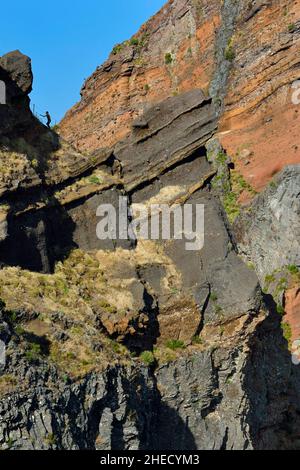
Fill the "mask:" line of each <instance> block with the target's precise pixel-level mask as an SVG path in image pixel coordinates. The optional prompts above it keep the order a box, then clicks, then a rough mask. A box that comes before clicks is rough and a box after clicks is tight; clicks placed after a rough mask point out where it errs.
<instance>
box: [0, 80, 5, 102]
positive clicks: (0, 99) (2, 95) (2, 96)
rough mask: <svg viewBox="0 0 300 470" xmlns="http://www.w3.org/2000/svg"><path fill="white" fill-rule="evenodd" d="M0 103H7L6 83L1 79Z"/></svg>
mask: <svg viewBox="0 0 300 470" xmlns="http://www.w3.org/2000/svg"><path fill="white" fill-rule="evenodd" d="M0 104H6V85H5V83H4V82H3V81H2V80H0Z"/></svg>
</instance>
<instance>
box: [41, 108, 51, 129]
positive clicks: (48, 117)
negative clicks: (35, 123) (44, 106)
mask: <svg viewBox="0 0 300 470" xmlns="http://www.w3.org/2000/svg"><path fill="white" fill-rule="evenodd" d="M40 116H41V117H44V118H47V123H46V126H47V127H48V129H50V124H51V121H52V119H51V116H50V113H49V111H46V113H45V114H40Z"/></svg>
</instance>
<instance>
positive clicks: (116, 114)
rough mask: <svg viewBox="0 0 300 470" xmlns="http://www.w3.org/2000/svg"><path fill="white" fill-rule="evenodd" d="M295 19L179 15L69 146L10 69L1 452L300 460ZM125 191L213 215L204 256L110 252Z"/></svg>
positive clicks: (106, 87) (90, 106) (141, 47)
mask: <svg viewBox="0 0 300 470" xmlns="http://www.w3.org/2000/svg"><path fill="white" fill-rule="evenodd" d="M297 13H298V7H297V2H285V5H284V9H282V8H281V3H280V2H277V1H269V2H248V1H247V2H235V1H230V0H225V1H224V2H222V4H221V2H214V1H210V2H206V1H205V0H203V1H194V0H193V1H191V0H173V1H169V2H168V3H167V4H166V6H165V7H164V8H163V9H162V10H161V11H160V12H159V13H158V14H157V15H156V16H155V17H153V18H152V19H151V20H150V21H149V22H148V23H147V24H146V25H144V26H143V27H142V28H141V30H140V32H139V33H138V34H137V35H136V36H134V37H133V38H132V39H131V40H129V41H128V42H126V43H124V44H122V45H118V46H116V47H115V48H114V50H113V52H112V54H111V56H110V58H109V59H108V61H107V62H106V63H105V64H104V65H103V66H102V67H100V68H99V69H98V70H97V71H96V72H95V73H94V74H93V76H92V77H91V78H90V79H88V80H87V82H86V83H85V85H84V87H83V89H82V100H81V102H80V103H79V104H78V105H76V106H75V108H73V109H72V110H70V111H69V113H68V114H67V115H66V117H65V119H64V120H63V122H62V124H61V126H60V128H61V129H60V131H59V134H56V133H55V132H54V131H52V130H48V129H47V128H45V127H44V126H42V125H41V124H40V123H39V122H38V121H37V120H36V119H35V118H34V116H33V115H32V114H31V112H30V110H29V99H28V93H29V92H30V90H31V86H32V74H31V68H30V61H29V59H28V58H26V57H24V56H23V55H22V54H20V53H19V52H14V53H10V54H8V55H7V56H4V57H3V58H1V59H0V79H1V80H3V81H5V83H6V86H7V90H8V93H7V95H8V102H7V105H4V106H0V113H1V114H0V118H1V121H0V123H1V126H0V145H1V150H0V152H1V168H0V189H1V194H0V196H1V201H0V204H1V205H0V214H1V219H0V224H1V225H0V237H1V241H0V261H1V270H0V298H1V299H2V304H1V314H0V340H1V345H2V346H3V345H5V349H6V361H5V363H4V361H2V363H1V366H0V367H1V369H0V394H1V405H0V445H1V448H3V449H18V448H19V449H20V448H21V449H111V448H112V449H144V450H146V449H174V450H194V449H222V450H223V449H224V450H225V449H289V448H293V449H294V448H295V449H296V448H299V447H300V442H299V429H300V423H299V416H300V409H299V406H300V405H299V403H300V401H299V393H300V372H299V371H300V369H299V366H297V365H296V362H297V360H296V359H297V358H296V355H295V354H294V356H293V357H292V355H291V349H292V344H291V341H292V340H294V339H298V338H297V331H298V330H297V328H295V324H296V323H297V321H298V318H299V317H298V315H297V305H299V304H298V303H297V297H298V293H299V285H300V282H299V234H298V231H299V230H298V228H299V227H298V225H299V191H298V187H299V184H298V180H299V165H297V164H296V163H297V162H299V158H298V157H297V149H296V150H295V147H292V146H291V144H290V143H291V142H292V144H293V145H295V146H297V139H298V137H297V136H296V135H295V136H294V134H291V140H290V141H289V146H286V147H285V154H284V157H283V156H281V154H280V152H277V153H276V154H275V151H274V149H276V150H278V149H280V145H279V141H278V138H280V139H281V138H282V139H283V138H285V139H286V138H287V135H286V133H285V137H282V136H280V135H279V128H278V127H277V125H279V122H280V125H282V123H283V120H282V116H283V115H285V116H287V119H288V122H289V125H290V127H289V130H290V131H291V132H292V133H293V132H294V130H293V129H296V125H297V116H296V115H297V113H296V111H297V107H296V105H292V102H291V101H289V100H286V101H284V102H283V101H282V96H283V95H281V93H284V91H285V92H286V91H287V90H288V89H289V87H290V85H291V83H292V82H293V80H294V79H296V78H297V63H296V59H295V57H296V55H294V51H295V50H296V49H297V45H298V44H299V43H298V28H297ZM274 17H275V18H276V19H277V20H278V21H276V22H275V21H274ZM249 44H250V45H251V47H249ZM255 87H256V88H255ZM254 88H255V91H254ZM278 100H279V101H278ZM279 102H281V103H283V105H282V109H283V111H282V110H281V121H280V119H279V118H278V120H277V117H276V116H275V114H272V113H275V110H276V106H279ZM271 111H272V113H271ZM291 113H293V116H295V117H292V114H291ZM276 123H277V124H276ZM267 130H268V132H270V133H272V132H273V134H274V140H273V143H272V145H273V147H272V149H273V150H272V151H273V154H272V157H273V158H272V159H269V158H268V155H270V154H268V153H266V155H267V156H265V155H264V156H262V152H263V151H264V149H268V146H270V149H271V142H270V139H269V135H271V134H268V132H267ZM250 136H251V137H250ZM249 139H251V142H253V144H252V143H251V145H250V140H249ZM252 139H253V140H252ZM282 145H283V143H282ZM74 147H75V148H76V150H75V148H74ZM226 149H227V150H228V151H227V152H226ZM291 149H292V150H291ZM270 151H271V150H270ZM266 152H268V150H266ZM277 155H278V156H277ZM264 158H266V159H265V160H264ZM266 162H267V164H266V165H265V163H266ZM288 163H295V164H294V165H293V166H287V167H286V168H285V169H284V170H283V172H282V173H280V174H279V175H278V176H277V178H276V179H275V180H274V181H273V182H272V183H271V185H270V186H268V187H267V189H266V190H265V191H264V192H262V194H260V195H257V191H260V190H261V189H262V188H263V187H264V186H265V184H266V182H267V181H268V179H269V178H270V177H271V176H273V174H275V173H276V172H279V171H280V170H281V168H282V167H283V166H285V165H286V164H288ZM262 167H263V168H264V170H265V173H263V172H261V171H260V170H259V168H262ZM255 168H256V169H257V171H258V173H257V174H256V173H255V171H254V170H255ZM258 174H259V177H260V179H259V178H258V177H257V175H258ZM120 196H122V197H123V198H124V197H126V198H127V201H128V204H129V208H130V209H132V208H133V207H134V206H133V205H134V204H140V203H143V204H144V205H146V206H149V205H150V204H165V205H166V206H167V207H169V208H170V210H173V209H174V208H175V207H176V206H178V205H179V206H180V205H182V204H184V203H185V202H188V203H189V204H191V205H192V206H193V207H194V208H195V207H196V205H199V204H202V205H204V208H205V234H204V240H205V243H204V247H203V249H202V250H197V251H187V250H186V247H185V242H186V240H178V239H175V240H165V239H164V237H163V236H162V233H159V234H158V236H157V237H156V238H157V239H156V240H136V239H134V238H132V237H131V238H129V239H127V240H109V239H107V240H99V239H98V238H97V236H96V225H97V222H98V218H97V217H96V210H97V207H98V206H99V205H100V204H108V203H109V204H113V205H114V206H115V207H116V208H117V211H118V210H119V209H118V208H119V198H120ZM250 199H254V201H253V202H252V203H251V204H250V203H249V200H250ZM246 201H248V203H247V205H246ZM130 217H131V215H130V211H129V213H128V220H130ZM193 222H195V220H193ZM291 226H292V227H293V229H292V230H291V229H290V230H289V227H291ZM283 254H284V255H283ZM284 313H287V314H288V315H287V318H289V320H286V319H282V314H284ZM299 315H300V312H299ZM290 325H292V326H293V329H292V331H291V326H290Z"/></svg>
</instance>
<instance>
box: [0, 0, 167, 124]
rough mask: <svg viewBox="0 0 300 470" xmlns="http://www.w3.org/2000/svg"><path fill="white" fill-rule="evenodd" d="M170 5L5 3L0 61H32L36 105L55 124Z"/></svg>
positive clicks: (55, 0)
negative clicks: (13, 54) (104, 66)
mask: <svg viewBox="0 0 300 470" xmlns="http://www.w3.org/2000/svg"><path fill="white" fill-rule="evenodd" d="M165 2H166V0H108V1H105V0H51V1H43V0H28V1H27V2H25V1H24V0H11V1H6V2H1V9H0V14H1V28H0V56H1V55H3V54H5V53H6V52H8V51H11V50H14V49H20V50H21V52H23V53H24V54H27V55H29V56H30V57H31V58H32V64H33V72H34V90H33V92H32V93H31V101H32V104H35V107H36V109H37V111H38V112H40V113H44V111H45V110H49V111H50V113H51V114H52V118H53V121H59V120H60V119H61V118H62V117H63V115H64V114H65V112H66V111H67V110H68V109H69V108H70V107H71V106H72V105H73V104H74V103H75V102H76V101H78V100H79V98H80V96H79V91H80V88H81V85H82V83H83V81H84V79H85V78H87V77H88V76H89V75H91V73H92V72H93V71H94V70H95V68H96V67H97V65H100V64H101V63H102V62H104V60H105V59H106V58H107V56H108V54H109V53H110V51H111V49H112V47H113V46H114V45H115V44H116V43H119V42H122V41H123V40H125V39H128V38H129V37H130V36H132V35H133V34H134V33H135V32H136V31H137V30H138V29H139V27H140V26H141V25H142V23H144V22H145V21H146V20H147V19H148V18H149V17H150V16H152V15H153V14H154V13H156V11H158V10H159V9H160V8H161V7H162V6H163V5H164V3H165Z"/></svg>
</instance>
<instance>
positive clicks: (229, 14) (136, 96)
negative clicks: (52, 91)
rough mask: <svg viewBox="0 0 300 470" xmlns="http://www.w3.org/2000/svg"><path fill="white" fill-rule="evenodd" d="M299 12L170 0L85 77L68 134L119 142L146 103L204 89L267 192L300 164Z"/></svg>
mask: <svg viewBox="0 0 300 470" xmlns="http://www.w3.org/2000/svg"><path fill="white" fill-rule="evenodd" d="M299 11H300V10H299V2H298V1H294V0H289V1H287V2H286V3H285V5H284V6H283V5H282V2H280V1H278V0H272V1H266V2H261V1H259V2H258V1H250V2H249V1H248V0H247V1H246V0H245V1H239V2H235V1H232V0H226V1H224V2H217V1H212V0H209V1H208V0H201V1H200V0H196V1H195V0H175V1H173V0H172V1H169V2H167V3H166V5H165V6H164V7H163V8H162V9H161V11H160V12H158V13H157V15H155V16H154V17H153V18H151V19H150V20H149V22H147V23H146V24H145V25H143V26H142V28H141V30H140V31H139V32H138V33H137V34H136V35H135V36H133V38H131V39H130V40H129V41H125V42H124V43H123V44H120V45H117V46H116V47H115V48H114V49H113V51H112V53H111V55H110V57H109V58H108V60H107V61H106V62H105V63H104V64H103V65H102V66H101V67H98V69H97V70H96V71H95V72H94V73H93V75H92V76H91V77H90V78H88V79H87V80H86V82H85V84H84V86H83V88H82V90H81V101H80V102H79V103H78V104H77V105H75V106H74V107H73V108H72V109H71V110H70V111H69V112H68V113H67V114H66V116H65V118H64V119H63V121H62V123H61V132H62V135H63V136H65V137H66V138H67V139H68V140H70V141H72V142H73V143H74V145H75V146H76V147H77V148H78V149H88V150H95V149H98V148H102V147H113V146H114V145H115V144H116V143H117V142H118V141H119V140H122V139H123V138H124V137H125V136H127V135H128V134H129V133H130V131H131V125H132V123H133V122H134V121H135V119H136V118H139V117H140V116H141V115H142V114H143V112H144V110H145V109H147V107H148V106H149V105H150V106H152V105H153V104H155V103H158V102H160V101H162V100H165V99H166V98H168V97H171V96H172V95H173V94H181V93H184V92H187V91H191V90H194V89H202V90H203V91H204V92H205V93H206V95H207V96H211V97H212V98H213V99H214V102H215V105H216V107H217V109H218V111H219V112H220V115H221V117H220V122H219V138H220V140H221V143H222V145H223V147H224V148H225V149H226V150H227V153H228V154H229V155H230V156H231V157H232V159H233V161H234V162H235V165H236V167H237V169H238V171H239V173H241V174H242V175H243V177H244V178H245V180H246V181H247V182H248V184H250V185H251V186H252V187H254V188H255V190H257V191H261V190H262V189H263V188H264V187H265V186H266V185H267V183H268V182H269V181H271V179H272V178H273V176H274V175H275V174H277V173H278V172H280V171H281V170H282V168H283V167H284V166H285V165H287V164H295V163H299V147H300V142H299V136H298V105H297V104H295V103H294V102H293V100H292V97H293V93H295V92H296V91H297V89H295V88H293V86H292V85H293V83H294V82H295V81H296V80H298V78H299V64H298V58H297V57H298V55H299V54H298V51H299V27H298V22H299ZM274 19H276V21H274ZM297 96H298V95H297ZM248 198H249V194H248Z"/></svg>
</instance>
